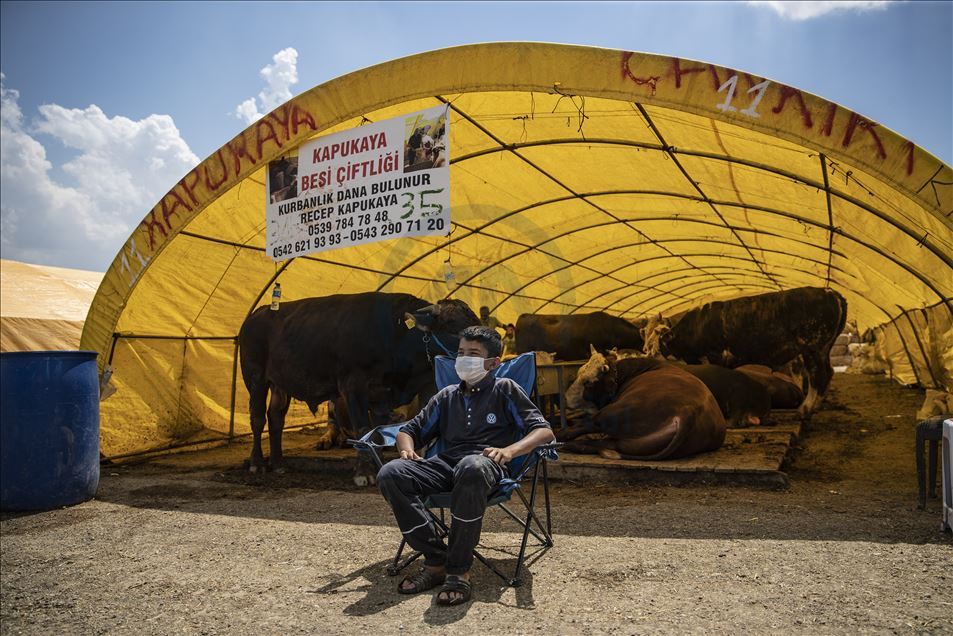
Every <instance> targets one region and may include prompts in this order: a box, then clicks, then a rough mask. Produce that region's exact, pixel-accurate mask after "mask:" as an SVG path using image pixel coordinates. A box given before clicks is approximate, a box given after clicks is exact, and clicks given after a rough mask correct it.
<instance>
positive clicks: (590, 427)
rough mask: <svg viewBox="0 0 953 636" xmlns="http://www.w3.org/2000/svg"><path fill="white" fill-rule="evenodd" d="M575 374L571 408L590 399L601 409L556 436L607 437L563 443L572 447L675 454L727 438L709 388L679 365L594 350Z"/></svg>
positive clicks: (629, 455)
mask: <svg viewBox="0 0 953 636" xmlns="http://www.w3.org/2000/svg"><path fill="white" fill-rule="evenodd" d="M576 379H577V382H578V383H579V390H576V391H568V392H567V393H566V398H567V402H568V405H569V406H570V408H582V407H584V406H586V403H589V404H592V405H595V407H597V408H598V409H599V410H598V412H597V413H596V415H595V417H594V418H593V420H592V422H589V423H585V424H581V425H577V426H573V427H570V428H568V429H566V430H565V431H563V432H562V433H561V434H560V435H559V436H558V437H559V439H560V441H567V440H573V439H575V438H577V437H579V436H580V435H583V434H585V433H601V434H602V435H603V436H604V439H587V440H577V441H574V442H571V443H570V444H568V445H567V446H566V447H565V448H566V450H568V451H570V452H583V453H586V452H588V453H594V452H597V453H599V454H600V455H602V456H603V457H609V458H614V459H619V458H621V459H676V458H679V457H686V456H689V455H694V454H696V453H702V452H706V451H712V450H716V449H718V448H720V447H721V445H722V443H724V441H725V429H726V427H727V426H726V424H725V418H724V416H723V415H722V413H721V409H720V408H719V406H718V403H717V402H716V401H715V398H714V396H713V395H712V394H711V391H709V390H708V388H707V387H706V386H705V385H704V383H702V381H701V380H699V379H698V378H696V377H695V376H693V375H692V374H690V373H689V372H687V371H686V370H684V369H682V368H680V367H678V366H677V365H673V364H669V363H667V362H665V361H663V360H657V359H654V358H628V359H624V360H616V357H615V356H614V355H612V354H607V355H604V354H601V353H598V352H595V353H593V355H592V357H591V358H590V359H589V361H588V362H587V363H586V364H585V365H584V366H583V367H582V368H581V369H580V370H579V373H578V374H577V376H576ZM574 386H575V385H574Z"/></svg>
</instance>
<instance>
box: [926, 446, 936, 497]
mask: <svg viewBox="0 0 953 636" xmlns="http://www.w3.org/2000/svg"><path fill="white" fill-rule="evenodd" d="M927 448H928V449H929V457H928V461H927V479H928V482H927V483H928V484H929V485H928V486H927V496H928V497H929V498H930V499H936V497H937V493H936V463H937V454H938V451H939V444H938V443H937V442H936V441H935V440H932V439H931V440H930V441H929V442H927Z"/></svg>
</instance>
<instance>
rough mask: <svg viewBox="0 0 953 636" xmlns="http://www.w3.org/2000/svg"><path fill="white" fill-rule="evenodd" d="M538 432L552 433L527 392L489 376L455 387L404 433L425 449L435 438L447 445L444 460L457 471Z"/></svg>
mask: <svg viewBox="0 0 953 636" xmlns="http://www.w3.org/2000/svg"><path fill="white" fill-rule="evenodd" d="M537 428H551V427H550V425H549V422H547V421H546V419H545V418H544V417H543V414H542V413H540V412H539V409H538V408H536V405H535V404H533V403H532V402H531V401H530V399H529V397H528V396H527V395H526V393H525V392H524V391H523V389H522V388H521V387H520V385H518V384H517V383H516V382H513V380H510V379H509V378H497V377H495V376H494V375H493V374H492V373H488V374H487V376H486V377H485V378H483V379H482V380H480V381H479V382H477V383H476V385H474V386H473V387H468V386H467V383H466V382H461V383H460V384H451V385H450V386H447V387H445V388H444V389H443V390H441V391H440V392H438V393H437V394H436V395H435V396H433V397H432V398H431V399H430V402H428V403H427V406H425V407H424V408H423V410H421V411H420V413H418V414H417V416H416V417H415V418H413V419H412V420H410V421H409V422H407V423H406V424H404V425H403V426H402V427H401V428H400V431H401V432H402V433H407V434H408V435H410V436H411V437H413V438H414V443H415V444H414V445H415V446H416V447H417V448H421V447H422V446H425V445H426V444H427V443H429V442H430V441H431V440H432V439H434V438H435V437H438V436H439V437H440V439H441V440H442V441H443V443H444V448H443V450H442V451H441V452H440V453H439V455H440V457H441V458H443V460H444V461H445V462H447V463H448V464H449V465H451V466H454V465H456V463H457V462H459V461H460V460H461V459H462V458H464V457H466V456H467V455H473V454H479V453H482V452H483V449H484V448H489V447H491V446H492V447H496V448H503V447H505V446H509V445H510V444H512V443H513V442H515V441H517V440H519V439H522V438H523V437H525V436H526V434H527V433H529V432H530V431H533V430H535V429H537Z"/></svg>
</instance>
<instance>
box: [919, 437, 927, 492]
mask: <svg viewBox="0 0 953 636" xmlns="http://www.w3.org/2000/svg"><path fill="white" fill-rule="evenodd" d="M923 442H924V435H923V428H922V424H921V425H920V426H917V508H919V509H920V510H923V509H924V508H926V505H927V493H926V467H925V466H924V465H923V464H924V458H923Z"/></svg>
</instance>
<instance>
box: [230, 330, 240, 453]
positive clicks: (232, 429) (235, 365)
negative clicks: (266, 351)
mask: <svg viewBox="0 0 953 636" xmlns="http://www.w3.org/2000/svg"><path fill="white" fill-rule="evenodd" d="M237 381H238V336H235V347H234V349H233V350H232V401H231V406H230V407H229V414H228V441H229V442H231V441H232V439H233V438H234V437H235V384H236V382H237Z"/></svg>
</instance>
